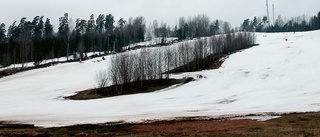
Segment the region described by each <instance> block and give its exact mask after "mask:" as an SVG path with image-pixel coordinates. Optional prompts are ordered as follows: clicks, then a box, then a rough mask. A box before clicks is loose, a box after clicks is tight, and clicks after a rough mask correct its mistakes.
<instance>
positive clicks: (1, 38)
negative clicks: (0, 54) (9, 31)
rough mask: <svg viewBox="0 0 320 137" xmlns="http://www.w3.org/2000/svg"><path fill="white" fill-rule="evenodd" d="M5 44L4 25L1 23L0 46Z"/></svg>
mask: <svg viewBox="0 0 320 137" xmlns="http://www.w3.org/2000/svg"><path fill="white" fill-rule="evenodd" d="M5 42H6V25H5V24H4V23H1V25H0V46H1V45H2V44H3V43H5Z"/></svg>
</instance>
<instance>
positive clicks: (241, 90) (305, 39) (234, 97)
mask: <svg viewBox="0 0 320 137" xmlns="http://www.w3.org/2000/svg"><path fill="white" fill-rule="evenodd" d="M285 39H287V40H288V41H286V40H285ZM257 43H258V44H260V45H259V46H255V47H253V48H250V49H247V50H244V51H242V52H239V53H236V54H233V55H231V56H230V57H229V58H228V59H227V60H226V61H225V62H224V63H223V65H222V66H223V67H222V68H221V69H218V70H206V71H200V72H193V73H183V74H179V75H178V74H177V75H172V77H185V76H197V75H203V76H204V77H205V78H201V79H197V80H196V81H194V82H191V83H188V84H185V85H183V86H176V87H175V88H168V89H166V90H161V91H157V92H153V93H146V94H137V95H127V96H118V97H112V98H104V99H95V100H87V101H73V100H64V99H63V98H62V96H67V95H73V94H75V92H76V91H81V90H85V89H90V88H93V87H94V86H95V82H94V79H93V77H94V75H95V73H96V72H97V71H99V70H101V69H105V68H107V66H108V62H110V57H109V56H108V57H106V60H103V61H102V60H101V59H100V58H97V59H93V60H88V61H85V62H84V63H81V64H80V63H77V62H75V63H66V64H59V65H56V66H53V67H49V68H43V69H37V70H31V71H27V72H23V73H18V74H15V75H12V76H8V77H5V78H2V79H0V121H21V122H23V123H29V124H35V125H36V126H44V127H52V126H66V125H73V124H86V123H104V122H114V121H125V122H141V121H144V120H154V119H171V118H175V117H189V116H190V117H191V116H209V117H220V116H232V115H246V114H264V113H273V112H274V113H285V112H305V111H319V110H320V86H319V85H320V58H319V57H320V44H319V43H320V31H312V32H300V33H295V34H293V33H285V34H284V33H274V34H264V33H263V34H262V33H257ZM98 60H99V61H98Z"/></svg>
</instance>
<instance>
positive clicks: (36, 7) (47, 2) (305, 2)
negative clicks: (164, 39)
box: [0, 0, 320, 30]
mask: <svg viewBox="0 0 320 137" xmlns="http://www.w3.org/2000/svg"><path fill="white" fill-rule="evenodd" d="M0 4H1V8H0V14H1V15H0V23H5V24H6V26H7V27H8V26H9V25H11V24H12V23H13V22H14V21H20V19H21V17H27V19H28V20H32V19H33V17H35V16H45V18H50V19H51V23H52V24H53V25H54V27H55V30H56V29H57V28H58V20H59V17H61V16H63V15H64V13H66V12H67V13H69V17H70V18H72V19H73V20H74V21H75V20H76V19H77V18H82V19H89V17H90V15H91V14H94V15H95V18H96V17H97V16H98V15H99V14H112V15H114V16H115V19H116V21H117V20H118V19H120V18H125V19H128V18H129V17H137V16H144V17H145V18H146V20H147V23H148V24H149V23H150V22H152V21H153V20H155V19H156V20H158V22H159V23H160V22H161V21H163V22H166V23H168V24H169V25H171V26H172V25H176V24H177V21H178V18H179V17H181V16H185V17H188V16H194V15H197V14H203V13H204V14H207V15H208V16H209V17H210V19H211V20H213V19H221V20H224V21H228V22H230V23H231V25H232V27H236V26H239V25H240V23H242V22H243V20H244V19H246V18H250V19H252V18H253V17H254V16H259V17H262V16H264V15H266V0H1V3H0ZM272 4H274V5H275V14H276V16H277V15H278V14H281V15H282V17H287V18H289V17H293V16H299V15H303V14H306V15H309V16H310V15H316V13H318V12H319V11H320V7H319V5H320V0H269V5H270V6H269V8H270V18H271V17H272Z"/></svg>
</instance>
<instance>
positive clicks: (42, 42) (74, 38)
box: [0, 13, 146, 67]
mask: <svg viewBox="0 0 320 137" xmlns="http://www.w3.org/2000/svg"><path fill="white" fill-rule="evenodd" d="M145 31H146V27H145V19H144V17H142V16H140V17H136V18H130V19H129V20H128V21H126V20H124V19H123V18H121V19H120V20H119V21H118V22H117V25H115V20H114V17H113V15H111V14H108V15H104V14H100V15H99V16H98V17H97V18H95V17H94V15H93V14H92V15H91V16H90V19H89V20H85V19H80V18H78V19H77V20H76V21H75V25H74V23H73V21H72V19H71V18H69V15H68V13H66V14H64V16H62V17H60V18H59V28H58V32H54V28H53V25H52V24H51V21H50V19H49V18H47V19H46V20H45V19H44V17H43V16H36V17H34V18H33V20H27V18H25V17H23V18H21V20H20V22H19V23H17V22H14V23H12V25H10V26H9V28H8V31H6V26H5V24H4V23H2V24H1V25H0V64H1V65H2V66H8V65H10V64H17V63H22V67H23V66H24V65H23V64H24V63H26V62H35V64H36V65H37V64H39V63H40V62H41V61H43V60H45V59H52V58H58V57H64V56H66V57H67V60H69V58H68V57H70V56H71V55H73V56H75V58H87V53H88V52H112V51H114V52H116V51H119V50H121V47H122V46H125V45H128V44H131V43H136V42H141V41H144V35H145Z"/></svg>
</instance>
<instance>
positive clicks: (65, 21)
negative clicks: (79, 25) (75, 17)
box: [58, 13, 71, 60]
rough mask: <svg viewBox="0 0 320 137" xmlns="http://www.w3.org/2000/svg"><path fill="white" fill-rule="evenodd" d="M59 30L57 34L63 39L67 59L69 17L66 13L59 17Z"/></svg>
mask: <svg viewBox="0 0 320 137" xmlns="http://www.w3.org/2000/svg"><path fill="white" fill-rule="evenodd" d="M59 21H60V23H59V25H60V26H59V31H58V34H59V36H60V37H61V38H62V39H63V41H64V42H65V46H66V56H67V60H69V53H70V52H69V50H70V35H71V32H70V28H69V17H68V13H65V14H64V16H63V17H60V18H59Z"/></svg>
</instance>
